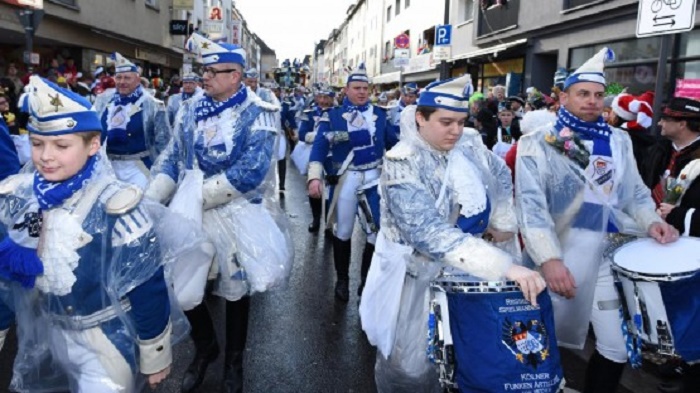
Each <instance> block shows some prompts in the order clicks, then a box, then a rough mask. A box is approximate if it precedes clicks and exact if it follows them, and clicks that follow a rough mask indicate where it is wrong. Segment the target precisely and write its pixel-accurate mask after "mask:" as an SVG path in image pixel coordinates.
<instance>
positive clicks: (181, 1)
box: [173, 0, 194, 10]
mask: <svg viewBox="0 0 700 393" xmlns="http://www.w3.org/2000/svg"><path fill="white" fill-rule="evenodd" d="M173 9H174V10H191V9H194V0H173Z"/></svg>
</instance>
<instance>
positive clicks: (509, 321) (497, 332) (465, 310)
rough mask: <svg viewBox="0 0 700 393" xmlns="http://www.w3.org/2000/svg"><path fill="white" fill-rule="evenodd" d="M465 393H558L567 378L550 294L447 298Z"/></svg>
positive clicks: (458, 377)
mask: <svg viewBox="0 0 700 393" xmlns="http://www.w3.org/2000/svg"><path fill="white" fill-rule="evenodd" d="M447 302H448V306H449V313H450V329H451V331H452V339H453V343H454V352H455V363H456V380H457V385H458V386H459V391H460V392H489V393H492V392H517V393H526V392H528V393H536V392H537V393H555V392H557V391H558V390H559V385H560V384H561V381H562V379H563V377H564V375H563V371H562V367H561V362H560V357H559V349H558V348H557V339H556V336H555V333H554V313H553V311H552V300H551V299H550V297H549V294H548V293H547V291H544V292H542V293H541V294H540V295H539V296H538V297H537V304H538V305H539V306H538V307H533V306H532V305H531V304H530V303H529V302H528V301H527V300H525V298H524V297H523V295H522V292H505V293H489V294H477V293H474V294H460V293H448V294H447Z"/></svg>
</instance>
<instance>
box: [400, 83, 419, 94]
mask: <svg viewBox="0 0 700 393" xmlns="http://www.w3.org/2000/svg"><path fill="white" fill-rule="evenodd" d="M401 94H405V95H408V94H418V85H417V84H415V83H413V82H411V83H406V84H405V85H403V87H402V88H401Z"/></svg>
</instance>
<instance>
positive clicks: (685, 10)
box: [637, 0, 696, 37]
mask: <svg viewBox="0 0 700 393" xmlns="http://www.w3.org/2000/svg"><path fill="white" fill-rule="evenodd" d="M695 3H696V0H683V1H681V0H673V1H668V0H667V1H661V0H639V12H638V13H637V37H649V36H653V35H662V34H674V33H680V32H683V31H690V30H693V27H694V25H695Z"/></svg>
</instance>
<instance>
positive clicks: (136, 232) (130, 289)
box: [0, 76, 172, 393]
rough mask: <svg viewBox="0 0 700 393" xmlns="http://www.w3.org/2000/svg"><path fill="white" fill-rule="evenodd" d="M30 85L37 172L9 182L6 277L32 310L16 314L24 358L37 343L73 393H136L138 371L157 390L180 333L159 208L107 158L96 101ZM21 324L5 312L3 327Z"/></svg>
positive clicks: (3, 199) (5, 193)
mask: <svg viewBox="0 0 700 393" xmlns="http://www.w3.org/2000/svg"><path fill="white" fill-rule="evenodd" d="M29 86H30V89H31V90H30V92H29V93H27V98H26V103H25V110H28V111H29V114H30V116H31V121H30V122H29V124H28V128H29V132H30V138H31V143H32V161H33V164H34V167H35V168H36V170H35V171H34V173H27V174H20V175H16V176H12V177H10V178H8V179H6V180H5V181H4V182H2V183H0V222H1V223H2V226H4V227H5V228H7V230H8V236H7V237H6V238H5V239H4V240H3V241H2V243H0V279H2V280H4V282H5V283H11V284H12V286H13V287H14V288H15V289H14V290H13V295H14V297H15V300H16V301H18V302H19V301H22V302H23V304H29V305H31V306H32V307H25V308H17V310H16V311H17V312H18V320H19V321H20V322H19V326H18V329H19V331H20V338H21V342H20V355H19V356H18V361H22V362H27V361H32V359H36V358H33V357H31V356H22V354H23V352H25V351H31V353H35V352H36V351H37V350H38V349H37V346H36V344H37V343H39V344H41V345H40V346H39V348H47V349H48V351H50V357H51V358H52V359H53V361H54V362H55V363H56V364H55V366H57V367H58V369H59V370H60V371H61V372H63V373H65V374H66V375H67V377H68V380H69V384H70V386H69V388H70V390H72V391H89V392H110V393H111V392H124V391H135V390H136V389H137V380H138V379H137V376H138V375H139V374H144V375H146V376H147V377H148V382H149V384H150V385H151V387H155V386H156V385H157V384H158V383H159V382H160V381H162V380H163V379H164V378H165V377H166V376H167V375H168V374H169V372H170V364H171V362H172V352H171V343H170V339H171V330H172V328H171V322H170V314H171V309H170V300H169V295H168V286H167V284H166V282H165V278H164V273H163V267H162V266H161V261H162V258H161V247H160V242H159V241H158V237H157V236H156V234H155V229H154V227H155V225H154V220H153V218H152V215H151V209H150V208H149V205H147V204H145V203H143V202H142V201H141V195H142V194H141V192H140V191H139V189H138V188H136V187H135V186H131V185H127V184H125V183H122V182H119V181H118V180H117V179H116V178H115V177H114V174H113V173H112V172H111V167H110V166H109V163H108V161H107V159H106V157H105V156H104V154H101V153H100V136H101V131H100V130H101V126H100V121H99V118H98V117H97V114H96V113H95V112H93V111H92V110H91V109H90V106H91V105H90V103H89V102H88V101H87V100H86V99H84V98H83V97H80V96H79V95H77V94H74V93H72V92H70V91H67V90H64V89H61V88H60V87H58V86H56V85H53V84H51V83H50V82H48V81H45V80H43V79H41V78H39V77H37V76H32V77H31V78H30V84H29ZM12 318H13V315H12V314H11V313H10V312H8V310H6V309H5V310H0V329H4V328H6V327H8V326H9V324H10V323H11V322H12V320H11V319H12ZM23 323H24V324H23ZM46 356H49V355H48V354H46ZM27 359H29V360H27ZM24 366H25V367H16V368H15V372H16V374H15V378H14V379H13V383H14V384H15V387H17V386H30V385H32V386H34V385H36V388H37V389H47V388H54V389H55V388H56V386H43V385H42V383H43V382H44V381H42V380H38V381H36V380H35V381H31V380H30V379H31V377H30V376H29V375H30V374H18V370H19V369H24V370H26V369H27V367H26V366H30V367H32V366H33V367H37V366H38V364H24ZM25 377H26V378H27V379H26V380H25V379H23V378H25ZM46 383H49V382H46ZM58 390H61V389H60V388H59V389H58ZM62 390H66V389H65V387H63V389H62Z"/></svg>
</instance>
